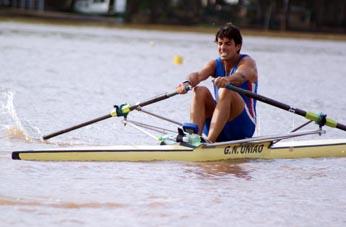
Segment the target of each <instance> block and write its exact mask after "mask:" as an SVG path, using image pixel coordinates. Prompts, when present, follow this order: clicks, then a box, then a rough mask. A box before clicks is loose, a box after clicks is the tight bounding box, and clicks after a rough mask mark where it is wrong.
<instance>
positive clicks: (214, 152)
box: [12, 132, 346, 162]
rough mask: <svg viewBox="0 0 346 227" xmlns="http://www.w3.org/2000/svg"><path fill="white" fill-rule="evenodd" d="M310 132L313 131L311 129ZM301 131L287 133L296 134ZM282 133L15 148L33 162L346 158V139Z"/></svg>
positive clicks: (15, 156)
mask: <svg viewBox="0 0 346 227" xmlns="http://www.w3.org/2000/svg"><path fill="white" fill-rule="evenodd" d="M309 133H310V132H309ZM297 135H299V134H293V133H291V134H288V135H287V137H295V136H297ZM282 137H283V136H277V137H270V138H267V139H263V137H258V138H251V140H239V141H231V142H226V143H214V144H201V145H199V146H197V147H192V146H189V145H186V144H183V143H180V144H173V145H150V146H148V145H147V146H142V145H132V146H130V145H128V146H97V147H71V148H57V149H46V150H32V151H16V152H13V153H12V158H13V159H21V160H31V161H168V160H170V161H198V162H201V161H220V160H232V159H293V158H294V159H296V158H326V157H346V139H324V140H304V141H285V142H283V141H281V142H279V143H275V141H276V140H277V139H278V138H282Z"/></svg>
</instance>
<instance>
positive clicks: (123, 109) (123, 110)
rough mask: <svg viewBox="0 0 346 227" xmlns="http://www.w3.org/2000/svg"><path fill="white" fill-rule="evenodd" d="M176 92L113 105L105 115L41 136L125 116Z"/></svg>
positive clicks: (46, 138)
mask: <svg viewBox="0 0 346 227" xmlns="http://www.w3.org/2000/svg"><path fill="white" fill-rule="evenodd" d="M177 94H178V93H177V92H172V93H165V94H163V95H160V96H156V97H153V98H151V99H149V100H147V101H144V102H140V103H137V104H135V105H132V106H130V105H128V104H126V105H121V106H120V107H118V106H115V109H114V110H113V111H112V112H111V113H109V114H107V115H104V116H101V117H98V118H95V119H93V120H90V121H86V122H83V123H81V124H78V125H75V126H72V127H70V128H66V129H63V130H60V131H57V132H53V133H51V134H48V135H46V136H43V137H42V138H43V139H44V140H48V139H50V138H52V137H55V136H58V135H61V134H64V133H66V132H70V131H72V130H75V129H78V128H81V127H84V126H87V125H90V124H93V123H96V122H99V121H103V120H105V119H108V118H111V117H116V116H126V115H127V114H128V113H129V112H131V111H132V110H135V109H137V108H139V107H143V106H147V105H150V104H153V103H156V102H159V101H162V100H164V99H168V98H170V97H172V96H175V95H177Z"/></svg>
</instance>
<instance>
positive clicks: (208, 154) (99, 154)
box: [12, 85, 346, 162]
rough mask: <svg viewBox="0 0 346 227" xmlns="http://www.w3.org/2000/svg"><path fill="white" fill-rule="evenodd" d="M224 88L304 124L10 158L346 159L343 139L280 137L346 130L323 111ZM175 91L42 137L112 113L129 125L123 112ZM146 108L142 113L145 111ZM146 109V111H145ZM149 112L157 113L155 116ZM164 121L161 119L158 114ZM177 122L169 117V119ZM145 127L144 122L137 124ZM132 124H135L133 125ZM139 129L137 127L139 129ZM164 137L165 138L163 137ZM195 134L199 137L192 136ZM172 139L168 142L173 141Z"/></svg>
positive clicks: (22, 153)
mask: <svg viewBox="0 0 346 227" xmlns="http://www.w3.org/2000/svg"><path fill="white" fill-rule="evenodd" d="M227 88H228V89H231V90H234V91H236V92H238V93H242V94H244V95H247V96H249V97H252V98H255V99H257V100H259V101H262V102H265V103H267V104H270V105H273V106H276V107H278V108H281V109H284V110H287V111H289V112H291V113H295V114H297V115H301V116H303V117H305V118H307V119H309V122H307V123H305V124H303V125H301V126H299V127H298V128H296V129H294V130H292V131H291V132H290V133H286V134H283V135H273V136H259V137H254V138H247V139H242V140H235V141H226V142H217V143H207V142H203V140H201V138H200V137H199V136H198V135H195V134H194V133H193V132H191V131H188V130H182V129H181V128H179V130H178V135H177V136H176V139H173V140H172V139H171V138H170V137H155V136H153V135H151V134H149V133H148V132H145V133H146V134H148V135H151V136H152V137H154V138H155V139H158V140H159V141H160V142H161V145H144V146H143V145H127V146H123V145H118V146H97V147H64V148H54V149H36V150H26V151H25V150H24V151H14V152H12V159H15V160H31V161H168V160H169V161H198V162H201V161H220V160H235V159H293V158H327V157H346V139H324V140H304V141H283V140H287V139H292V138H295V137H302V136H308V135H313V134H317V135H322V134H324V133H325V131H324V130H323V129H322V127H323V126H324V125H327V126H329V127H333V128H338V129H341V130H344V131H346V126H345V125H343V124H340V123H338V122H336V121H335V120H332V119H330V118H327V117H326V115H324V114H314V113H312V112H306V111H304V110H301V109H298V108H294V107H291V106H289V105H286V104H283V103H280V102H278V101H276V100H273V99H270V98H267V97H264V96H260V95H257V94H254V93H251V92H249V91H246V90H242V89H240V88H237V87H233V86H231V85H230V86H227ZM176 94H177V93H176V92H174V93H170V94H164V95H161V96H158V97H155V98H152V99H150V100H148V101H145V102H142V103H138V104H136V105H133V106H130V105H128V104H123V105H120V106H115V110H113V111H112V112H111V113H110V114H107V115H104V116H102V117H99V118H96V119H93V120H90V121H87V122H84V123H81V124H78V125H76V126H73V127H70V128H67V129H64V130H60V131H57V132H54V133H52V134H49V135H47V136H44V137H43V139H44V140H47V139H50V138H52V137H55V136H57V135H60V134H63V133H66V132H69V131H72V130H75V129H78V128H81V127H84V126H86V125H89V124H92V123H95V122H98V121H101V120H105V119H107V118H110V117H114V116H123V117H124V118H125V121H126V124H130V125H131V124H132V123H131V122H130V121H128V120H127V114H128V113H129V112H130V111H132V110H139V111H144V110H143V109H142V107H143V106H146V105H149V104H152V103H155V102H158V101H161V100H164V99H167V98H169V97H172V96H174V95H176ZM144 112H145V111H144ZM145 113H148V112H145ZM150 115H152V116H155V117H159V116H158V115H156V114H152V113H150ZM159 118H161V119H163V120H168V119H166V118H164V117H159ZM168 121H170V122H171V123H176V124H178V125H180V124H179V123H177V122H174V121H173V120H168ZM310 122H315V123H317V124H318V126H319V129H318V130H312V131H304V132H301V131H298V130H300V129H301V128H303V127H304V126H306V125H307V124H308V123H310ZM137 126H141V127H144V126H145V124H137ZM137 126H136V128H139V127H137ZM148 129H151V130H158V127H155V126H150V127H148ZM183 129H184V127H183ZM141 131H142V130H141ZM162 138H164V139H162ZM196 138H198V140H196ZM172 141H173V142H172Z"/></svg>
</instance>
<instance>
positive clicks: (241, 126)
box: [203, 108, 256, 142]
mask: <svg viewBox="0 0 346 227" xmlns="http://www.w3.org/2000/svg"><path fill="white" fill-rule="evenodd" d="M210 121H211V119H207V120H206V122H205V124H204V128H203V133H204V134H206V135H208V133H209V128H210ZM255 129H256V125H255V124H254V123H253V122H252V121H251V119H250V117H249V116H248V114H247V113H246V110H245V108H244V110H243V112H242V113H241V114H240V115H239V116H237V117H236V118H234V119H233V120H232V121H229V122H227V123H226V125H225V127H224V128H223V129H222V131H221V133H220V135H219V137H218V138H217V140H216V142H223V141H229V140H240V139H245V138H251V137H252V136H253V134H254V132H255Z"/></svg>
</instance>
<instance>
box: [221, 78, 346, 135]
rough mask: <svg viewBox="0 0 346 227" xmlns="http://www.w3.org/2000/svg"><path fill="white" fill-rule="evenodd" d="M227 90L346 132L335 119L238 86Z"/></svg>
mask: <svg viewBox="0 0 346 227" xmlns="http://www.w3.org/2000/svg"><path fill="white" fill-rule="evenodd" d="M226 88H228V89H230V90H232V91H235V92H238V93H239V94H242V95H246V96H248V97H250V98H254V99H256V100H258V101H260V102H264V103H267V104H269V105H272V106H275V107H278V108H280V109H283V110H286V111H289V112H291V113H294V114H297V115H300V116H303V117H305V118H306V119H308V120H312V121H315V122H316V123H317V124H319V125H320V126H323V125H327V126H329V127H332V128H338V129H341V130H344V131H346V125H344V124H340V123H338V122H336V121H335V120H333V119H330V118H326V115H323V114H316V113H313V112H307V111H305V110H302V109H298V108H295V107H292V106H289V105H287V104H284V103H281V102H279V101H276V100H274V99H271V98H268V97H265V96H262V95H258V94H256V93H253V92H251V91H248V90H244V89H241V88H239V87H236V86H234V85H232V84H227V85H226Z"/></svg>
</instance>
